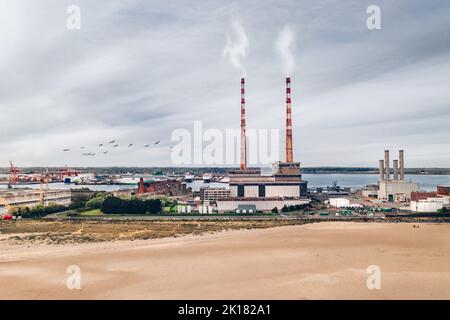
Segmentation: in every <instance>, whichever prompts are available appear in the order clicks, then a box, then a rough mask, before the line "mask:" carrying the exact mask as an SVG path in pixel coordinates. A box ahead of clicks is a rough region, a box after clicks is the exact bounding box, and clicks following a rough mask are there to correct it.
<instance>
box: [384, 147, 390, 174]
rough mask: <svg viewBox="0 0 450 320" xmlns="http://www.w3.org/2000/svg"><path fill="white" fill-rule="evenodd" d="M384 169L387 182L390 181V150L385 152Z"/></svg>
mask: <svg viewBox="0 0 450 320" xmlns="http://www.w3.org/2000/svg"><path fill="white" fill-rule="evenodd" d="M384 168H385V180H386V181H388V180H389V179H390V168H389V150H384Z"/></svg>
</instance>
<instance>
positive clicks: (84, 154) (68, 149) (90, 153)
mask: <svg viewBox="0 0 450 320" xmlns="http://www.w3.org/2000/svg"><path fill="white" fill-rule="evenodd" d="M160 142H161V141H160V140H158V141H156V142H155V143H153V145H157V144H159V143H160ZM104 145H112V147H113V148H118V147H119V144H118V143H116V140H111V141H109V142H108V143H107V144H106V143H105V144H103V143H100V144H99V145H98V147H99V148H101V147H103V146H104ZM133 146H134V143H130V144H128V148H131V147H133ZM150 146H151V144H146V145H144V148H148V147H150ZM80 149H86V147H84V146H81V147H80ZM62 151H63V152H70V151H72V149H70V148H66V149H63V150H62ZM101 152H102V153H103V154H105V155H106V154H108V152H109V151H108V150H105V151H101ZM81 155H82V156H88V157H93V156H95V152H85V153H82V154H81Z"/></svg>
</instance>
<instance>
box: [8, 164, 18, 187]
mask: <svg viewBox="0 0 450 320" xmlns="http://www.w3.org/2000/svg"><path fill="white" fill-rule="evenodd" d="M19 173H20V170H19V169H17V168H16V167H15V166H14V165H13V163H12V161H9V180H8V186H9V187H11V186H12V185H13V184H16V183H17V182H18V181H19Z"/></svg>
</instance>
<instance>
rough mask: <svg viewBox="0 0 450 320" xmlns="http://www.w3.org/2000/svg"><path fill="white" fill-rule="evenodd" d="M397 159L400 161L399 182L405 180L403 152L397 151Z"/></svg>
mask: <svg viewBox="0 0 450 320" xmlns="http://www.w3.org/2000/svg"><path fill="white" fill-rule="evenodd" d="M398 158H399V160H400V180H405V152H404V151H403V150H399V151H398Z"/></svg>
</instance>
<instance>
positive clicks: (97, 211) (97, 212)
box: [80, 209, 104, 217]
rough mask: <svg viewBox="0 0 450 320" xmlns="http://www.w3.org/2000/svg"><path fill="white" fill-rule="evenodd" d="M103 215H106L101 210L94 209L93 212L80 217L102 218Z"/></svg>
mask: <svg viewBox="0 0 450 320" xmlns="http://www.w3.org/2000/svg"><path fill="white" fill-rule="evenodd" d="M103 214H104V213H103V212H101V211H100V209H93V210H89V211H85V212H81V213H80V216H82V217H86V216H100V215H103Z"/></svg>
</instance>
